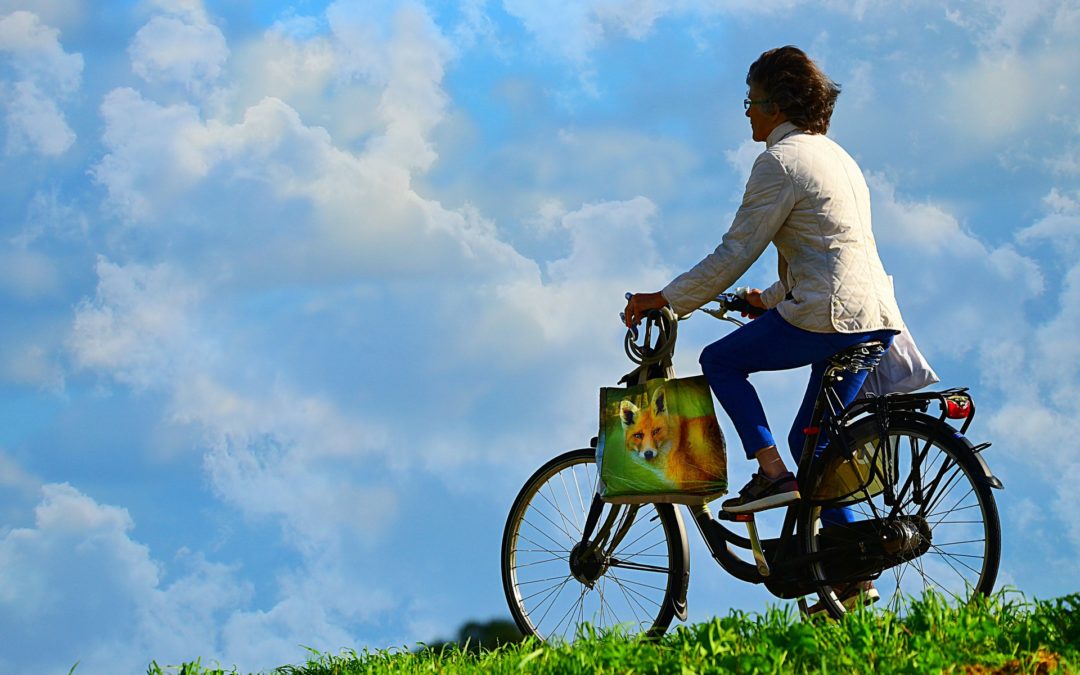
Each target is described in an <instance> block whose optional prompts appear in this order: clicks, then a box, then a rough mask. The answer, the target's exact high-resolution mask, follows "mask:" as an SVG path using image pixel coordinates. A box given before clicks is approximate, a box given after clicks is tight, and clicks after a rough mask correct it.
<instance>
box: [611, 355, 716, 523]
mask: <svg viewBox="0 0 1080 675" xmlns="http://www.w3.org/2000/svg"><path fill="white" fill-rule="evenodd" d="M596 463H597V464H598V465H599V466H600V496H601V497H602V498H603V499H604V500H606V501H609V502H616V503H621V504H637V503H646V502H668V503H676V504H702V503H705V502H708V501H711V500H713V499H716V498H717V497H719V496H721V495H723V494H725V493H726V492H727V452H726V449H725V446H724V436H723V434H722V433H721V432H720V426H719V425H718V424H717V422H716V411H715V409H714V408H713V400H712V394H711V393H710V392H709V385H708V383H707V382H706V381H705V377H704V376H701V375H699V376H697V377H688V378H681V379H670V380H668V379H655V380H649V381H648V382H646V383H645V384H639V385H636V386H632V387H604V388H602V389H601V390H600V433H599V437H598V439H597V445H596Z"/></svg>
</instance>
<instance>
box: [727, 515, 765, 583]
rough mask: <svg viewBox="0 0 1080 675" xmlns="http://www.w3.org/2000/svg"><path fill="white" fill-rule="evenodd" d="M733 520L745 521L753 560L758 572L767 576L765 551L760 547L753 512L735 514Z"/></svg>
mask: <svg viewBox="0 0 1080 675" xmlns="http://www.w3.org/2000/svg"><path fill="white" fill-rule="evenodd" d="M734 520H736V521H742V522H744V523H746V531H747V532H748V533H749V535H750V550H751V551H753V552H754V562H755V563H757V570H758V574H760V575H761V576H763V577H767V576H769V574H770V570H769V563H768V562H766V561H765V552H764V551H763V550H762V549H761V537H759V536H758V531H757V522H756V521H755V520H754V514H752V513H745V514H743V513H740V514H737V515H735V517H734Z"/></svg>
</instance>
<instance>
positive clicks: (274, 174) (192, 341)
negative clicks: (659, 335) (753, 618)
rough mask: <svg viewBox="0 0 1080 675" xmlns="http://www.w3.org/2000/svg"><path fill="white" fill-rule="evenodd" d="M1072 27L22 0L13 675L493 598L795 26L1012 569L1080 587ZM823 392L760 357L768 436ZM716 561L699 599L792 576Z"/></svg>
mask: <svg viewBox="0 0 1080 675" xmlns="http://www.w3.org/2000/svg"><path fill="white" fill-rule="evenodd" d="M1077 34H1080V5H1077V3H1076V1H1075V0H1069V1H1060V0H1057V1H1054V0H1040V1H1035V2H1032V1H1031V0H1025V1H1024V2H1020V1H1018V0H994V1H992V2H954V3H948V4H946V5H944V6H943V5H942V4H941V3H937V2H920V1H918V0H915V1H912V2H904V3H879V2H873V1H869V0H867V1H862V2H855V3H842V2H823V3H809V2H800V1H798V0H780V1H775V2H772V1H763V2H741V1H739V0H731V1H723V0H677V1H676V0H670V1H668V0H583V1H581V2H550V1H548V2H537V1H533V0H503V1H498V0H471V1H469V0H464V1H462V2H458V3H449V2H447V3H438V2H432V3H427V4H424V3H420V2H405V3H399V2H392V1H389V0H382V1H367V2H361V1H359V0H357V1H351V2H350V1H340V2H315V1H297V2H254V1H253V0H219V1H216V2H210V1H205V2H202V1H200V0H154V1H150V0H147V1H144V2H90V1H89V0H39V1H30V0H0V192H2V198H0V320H2V324H0V325H2V326H3V330H2V331H0V633H2V634H3V635H4V636H5V640H4V646H3V648H2V650H0V670H2V671H4V672H66V671H67V669H68V668H70V666H71V665H72V664H74V663H75V662H76V661H79V662H80V663H81V665H80V667H79V671H78V672H80V673H105V672H118V671H122V672H141V671H142V670H143V669H144V668H145V665H146V663H148V662H149V660H150V659H157V660H158V661H159V662H161V663H166V662H170V663H176V662H179V661H180V660H183V659H191V658H194V657H196V656H201V657H203V659H204V662H212V661H214V660H217V661H220V662H221V663H222V664H225V665H227V666H231V665H234V664H235V665H237V666H239V667H240V668H241V669H244V670H256V669H260V668H270V667H273V666H277V665H281V664H285V663H297V662H300V661H302V660H303V659H304V657H305V651H304V649H303V648H302V646H301V645H306V646H311V647H315V648H319V649H324V650H331V651H336V650H338V649H340V648H344V647H357V648H359V647H363V646H372V647H385V646H391V645H412V644H414V643H415V642H417V641H420V640H433V639H437V638H440V637H448V636H450V635H452V634H453V632H454V630H455V629H456V627H457V626H458V625H460V624H461V623H462V622H463V621H465V620H468V619H486V618H492V617H498V616H505V615H506V613H507V612H506V609H505V604H504V600H503V596H502V591H501V586H500V580H499V571H498V545H499V537H500V534H501V529H502V525H503V521H504V518H505V514H506V511H507V509H508V508H509V505H510V502H511V500H512V499H513V496H514V494H515V493H516V490H517V488H518V486H520V484H521V482H522V481H523V480H524V479H525V478H526V477H527V476H528V475H529V474H530V473H531V472H532V471H533V470H534V469H535V468H536V467H537V466H538V465H539V464H540V463H541V462H542V461H543V460H544V459H546V458H548V457H550V456H552V455H554V454H555V453H557V452H559V451H562V450H565V449H571V448H574V447H580V446H582V445H584V444H585V443H587V441H588V439H589V437H590V436H592V435H594V434H595V429H596V419H595V415H596V412H595V411H596V407H597V402H596V397H597V395H598V389H599V387H601V386H606V385H610V384H612V383H613V382H615V381H616V380H618V378H619V377H620V376H621V375H622V374H623V373H624V372H625V371H626V370H627V369H628V365H627V362H626V361H625V358H624V357H623V355H622V351H621V338H622V332H621V330H620V328H619V325H618V322H617V314H618V311H619V310H620V309H621V305H622V302H623V301H622V294H623V292H625V291H626V290H641V291H651V290H655V289H657V288H659V287H660V286H661V285H662V284H664V283H665V282H667V281H668V280H670V279H671V278H672V277H673V276H674V275H675V274H677V273H679V272H681V271H682V270H684V269H685V268H687V267H688V266H689V265H691V264H693V263H694V262H696V261H697V260H698V259H699V258H700V257H701V256H702V255H704V254H705V253H706V252H707V251H709V250H711V248H712V247H714V246H715V245H716V244H717V243H718V241H719V238H720V236H721V235H722V233H723V231H724V230H725V229H726V227H727V226H728V224H729V223H730V219H731V216H732V214H733V212H734V209H735V208H736V207H737V205H738V200H739V197H740V195H741V191H742V186H743V185H744V183H745V180H746V176H747V175H748V172H749V167H750V165H751V164H752V162H753V158H754V156H755V155H756V154H757V153H758V152H759V151H760V150H761V146H760V145H757V144H754V143H753V142H752V141H751V140H750V138H749V136H750V133H749V125H748V122H747V120H746V118H745V117H743V114H742V113H743V111H742V107H741V100H742V98H743V96H744V94H745V84H744V78H745V73H746V68H747V66H748V65H749V63H750V62H752V61H753V60H754V59H755V58H756V57H757V55H758V54H760V53H761V52H762V51H763V50H765V49H768V48H770V47H775V46H779V45H783V44H797V45H800V46H801V47H803V48H804V49H806V50H807V51H808V52H809V53H810V54H811V56H813V57H814V58H815V59H817V60H818V61H819V62H820V63H821V65H822V66H823V67H824V68H825V70H826V72H828V73H829V74H830V75H831V76H832V77H833V78H834V79H835V80H837V81H838V82H840V83H841V84H842V85H843V87H844V89H843V94H842V95H841V98H840V100H839V103H838V107H837V111H836V114H835V117H834V121H833V128H832V130H831V132H830V133H831V135H832V136H833V137H834V138H836V139H837V140H838V141H839V142H840V143H841V144H843V145H844V146H845V147H846V148H847V149H848V150H849V151H850V152H851V153H852V155H853V156H855V157H856V158H857V160H858V161H859V162H860V163H861V165H862V167H863V169H864V171H865V172H866V174H867V178H868V181H869V183H870V186H871V191H872V196H873V204H874V227H875V232H876V233H877V238H878V242H879V246H880V249H881V254H882V257H883V259H884V261H885V264H886V267H887V269H888V270H889V272H890V273H891V274H892V275H893V276H894V278H895V284H896V288H897V292H898V296H899V300H900V304H901V307H902V309H903V311H904V314H905V318H906V320H907V322H908V325H909V326H910V328H911V330H912V333H913V334H914V335H915V336H916V338H917V339H918V341H919V344H920V346H921V347H922V349H923V351H924V352H925V353H926V354H927V356H928V357H929V358H930V360H931V361H932V363H933V364H934V366H935V368H936V369H937V371H938V372H939V374H940V375H941V376H942V379H943V384H944V385H949V386H956V385H968V386H971V387H972V391H973V393H974V395H975V398H976V401H977V403H978V405H979V414H978V419H977V420H976V423H975V425H974V427H973V429H972V431H971V433H970V436H971V437H972V438H973V440H975V441H976V442H978V441H984V440H992V441H994V447H993V448H992V449H991V450H989V451H988V455H987V458H988V460H989V461H990V463H991V465H992V467H993V468H994V469H995V471H996V472H997V474H998V475H999V476H1000V477H1001V478H1002V480H1003V481H1004V483H1005V485H1006V486H1007V489H1006V491H1004V492H1002V493H999V494H998V497H999V500H1000V501H999V505H1000V508H1001V511H1002V519H1003V527H1004V542H1005V544H1004V547H1005V548H1004V556H1003V561H1002V570H1001V575H1000V581H1001V582H1002V583H1003V584H1011V585H1014V586H1016V587H1018V588H1020V589H1022V590H1024V591H1025V592H1026V593H1028V594H1029V595H1036V596H1039V597H1052V596H1057V595H1062V594H1065V593H1069V592H1074V591H1076V590H1077V585H1076V582H1075V579H1076V578H1077V577H1078V574H1080V563H1077V560H1080V525H1078V521H1077V519H1076V515H1077V513H1078V509H1077V506H1078V504H1077V497H1076V492H1075V489H1074V486H1075V485H1076V484H1078V483H1080V448H1078V446H1077V441H1076V439H1077V438H1080V347H1078V345H1080V342H1078V341H1077V340H1076V335H1077V334H1078V333H1080V265H1078V264H1077V262H1076V261H1077V253H1078V252H1080V122H1078V118H1077V116H1076V114H1075V110H1077V109H1078V108H1080V69H1078V68H1077V65H1076V64H1077V63H1080V43H1078V42H1077V40H1076V38H1075V36H1076V35H1077ZM774 261H775V258H774V257H773V254H771V253H769V254H766V256H765V257H764V258H763V259H762V260H761V261H760V262H759V263H758V264H757V265H755V266H754V267H753V268H752V269H751V270H750V271H749V272H748V273H747V275H746V277H745V283H747V284H749V285H757V286H764V285H766V284H768V283H770V282H771V281H772V278H773V275H774V273H775V272H774V269H775V268H774V265H775V262H774ZM725 332H726V329H725V328H724V327H723V325H721V324H716V323H715V322H714V321H712V320H711V319H709V318H707V317H695V318H694V319H693V320H691V321H689V322H687V323H686V324H684V326H683V328H682V330H681V332H680V336H681V338H682V339H681V342H680V345H681V349H680V353H679V354H678V355H677V361H676V365H677V368H678V369H679V370H680V372H682V373H695V372H697V365H696V357H697V353H698V352H699V351H700V349H701V348H702V347H703V346H704V345H705V344H707V343H708V342H709V341H711V340H713V339H716V338H717V337H719V336H720V335H723V334H724V333H725ZM804 378H805V374H804V373H784V374H776V375H772V376H767V377H762V378H761V379H760V380H759V383H760V384H759V389H760V391H761V392H762V394H763V397H764V399H765V402H766V408H767V409H768V410H769V411H770V417H771V419H772V420H773V424H774V426H775V427H776V428H778V429H786V428H787V425H788V424H789V420H790V416H791V415H792V414H793V412H794V409H795V407H796V406H797V403H798V400H799V397H800V395H801V387H802V383H803V381H804ZM722 424H723V426H724V429H725V430H726V432H727V434H728V436H729V438H730V437H732V436H731V430H730V427H729V426H728V425H727V422H726V420H723V421H722ZM749 471H750V467H749V466H748V465H745V464H743V463H741V461H740V460H738V458H733V460H732V463H731V466H730V474H731V476H732V481H733V482H736V483H738V482H741V481H742V480H743V479H744V478H745V476H746V475H748V473H749ZM692 556H693V559H694V568H693V569H694V573H693V577H692V581H691V589H690V612H691V619H693V620H702V619H705V618H707V617H709V616H711V615H713V614H717V613H721V614H722V613H726V611H727V610H728V609H729V608H731V607H738V608H743V609H751V610H753V609H761V608H763V607H764V606H765V605H766V603H768V602H771V599H770V597H769V596H768V595H767V593H766V592H765V591H763V590H762V589H760V588H756V587H750V586H745V585H742V584H740V583H739V582H736V581H734V580H733V579H730V578H728V577H726V576H725V575H724V574H723V573H722V572H721V571H720V570H719V569H718V568H715V567H714V566H713V565H712V563H711V562H710V560H709V558H708V557H707V555H706V554H705V552H704V550H703V549H702V548H701V547H700V545H695V548H693V549H692Z"/></svg>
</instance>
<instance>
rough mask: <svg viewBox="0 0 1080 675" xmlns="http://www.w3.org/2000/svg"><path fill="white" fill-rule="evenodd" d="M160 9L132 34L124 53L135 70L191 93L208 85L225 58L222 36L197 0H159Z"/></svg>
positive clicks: (151, 80) (217, 75)
mask: <svg viewBox="0 0 1080 675" xmlns="http://www.w3.org/2000/svg"><path fill="white" fill-rule="evenodd" d="M157 4H158V6H159V7H160V8H161V9H162V10H163V12H162V13H161V14H158V15H157V16H154V17H152V18H151V19H150V21H148V22H147V23H146V25H144V26H143V27H142V28H140V29H139V31H138V32H137V33H136V34H135V38H134V39H133V40H132V42H131V45H130V46H129V47H128V54H129V56H130V57H131V67H132V70H134V71H135V73H136V74H137V75H138V76H139V77H141V78H143V79H144V80H146V81H147V82H152V83H166V84H179V85H181V86H183V87H184V88H186V89H187V90H188V91H190V92H193V93H201V92H204V91H206V90H207V89H208V88H209V87H210V86H212V85H213V84H214V83H215V81H216V80H217V79H218V77H219V76H220V75H221V71H222V68H223V66H224V64H225V62H226V60H227V59H228V58H229V48H228V46H227V45H226V43H225V36H224V35H223V34H222V32H221V30H220V29H219V28H218V27H217V26H215V25H214V24H213V23H212V22H211V21H210V19H209V17H208V16H207V13H206V11H205V9H204V8H203V6H202V3H201V2H199V1H198V0H192V1H184V2H180V1H178V0H159V1H158V3H157Z"/></svg>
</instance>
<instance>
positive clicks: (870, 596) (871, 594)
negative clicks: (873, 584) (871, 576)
mask: <svg viewBox="0 0 1080 675" xmlns="http://www.w3.org/2000/svg"><path fill="white" fill-rule="evenodd" d="M860 593H861V595H862V597H863V606H864V607H865V606H866V605H872V604H874V603H875V602H877V601H878V600H880V599H881V593H878V590H877V589H876V588H871V589H870V590H868V591H861V592H860ZM860 593H856V594H855V595H852V596H849V597H847V598H844V599H843V600H841V601H840V604H841V605H843V606H844V609H845V610H847V611H849V612H850V611H852V610H854V609H855V606H856V605H857V604H858V602H859V595H860ZM824 610H825V605H824V604H823V603H821V602H815V603H814V604H812V605H810V607H808V608H807V610H806V615H807V616H813V615H814V614H817V613H819V612H822V611H824Z"/></svg>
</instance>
